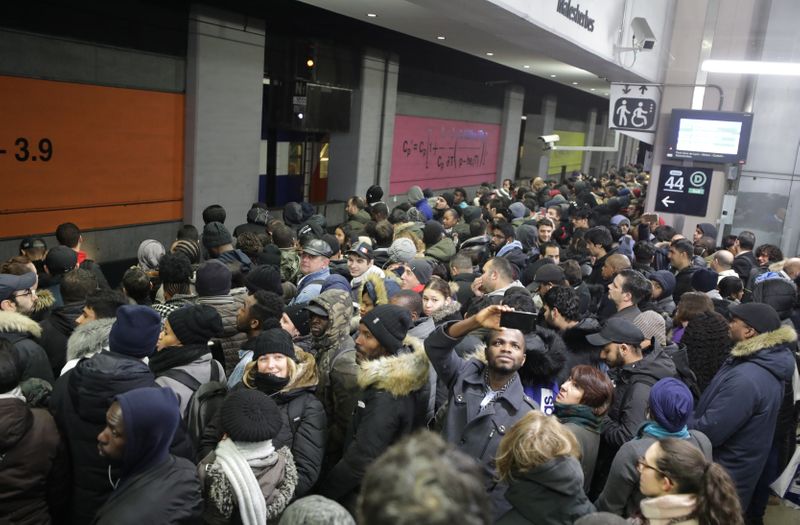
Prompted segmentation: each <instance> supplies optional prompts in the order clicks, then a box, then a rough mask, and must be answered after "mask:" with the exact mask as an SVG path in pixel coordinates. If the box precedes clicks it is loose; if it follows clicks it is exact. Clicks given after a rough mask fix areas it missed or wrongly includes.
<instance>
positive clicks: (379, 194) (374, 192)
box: [367, 185, 383, 204]
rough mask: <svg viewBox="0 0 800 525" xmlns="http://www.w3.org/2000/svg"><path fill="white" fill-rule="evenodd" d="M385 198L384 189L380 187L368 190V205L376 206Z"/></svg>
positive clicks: (372, 187) (371, 187)
mask: <svg viewBox="0 0 800 525" xmlns="http://www.w3.org/2000/svg"><path fill="white" fill-rule="evenodd" d="M382 198H383V188H381V187H380V186H375V185H373V186H370V187H369V189H368V190H367V204H374V203H376V202H380V200H381V199H382Z"/></svg>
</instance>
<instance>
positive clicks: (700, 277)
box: [692, 268, 719, 293]
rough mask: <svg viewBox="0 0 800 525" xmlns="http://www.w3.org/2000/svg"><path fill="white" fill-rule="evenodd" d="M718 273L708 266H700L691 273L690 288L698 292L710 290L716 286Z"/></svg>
mask: <svg viewBox="0 0 800 525" xmlns="http://www.w3.org/2000/svg"><path fill="white" fill-rule="evenodd" d="M718 279H719V274H718V273H717V272H715V271H714V270H709V269H708V268H700V269H699V270H696V271H695V272H694V273H693V274H692V288H694V289H695V290H697V291H698V292H703V293H705V292H710V291H711V290H713V289H715V288H716V287H717V280H718Z"/></svg>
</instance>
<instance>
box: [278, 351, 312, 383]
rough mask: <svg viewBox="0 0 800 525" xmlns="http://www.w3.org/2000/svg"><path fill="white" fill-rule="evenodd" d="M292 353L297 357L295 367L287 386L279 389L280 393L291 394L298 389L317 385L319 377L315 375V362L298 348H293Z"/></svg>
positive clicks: (309, 355)
mask: <svg viewBox="0 0 800 525" xmlns="http://www.w3.org/2000/svg"><path fill="white" fill-rule="evenodd" d="M294 353H295V355H296V356H297V366H296V370H295V373H294V376H292V380H291V381H289V384H288V385H286V386H285V387H283V389H281V392H291V391H292V390H297V389H298V388H309V387H312V386H317V385H318V384H319V376H318V375H317V360H316V359H314V356H313V355H311V354H309V353H308V352H304V351H303V350H301V349H300V347H298V346H295V347H294Z"/></svg>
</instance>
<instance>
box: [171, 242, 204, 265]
mask: <svg viewBox="0 0 800 525" xmlns="http://www.w3.org/2000/svg"><path fill="white" fill-rule="evenodd" d="M172 253H182V254H184V255H185V256H186V258H187V259H189V262H190V263H192V264H197V263H199V262H200V246H199V245H198V244H197V243H196V242H195V241H189V240H185V239H182V240H180V241H175V242H174V243H173V244H172Z"/></svg>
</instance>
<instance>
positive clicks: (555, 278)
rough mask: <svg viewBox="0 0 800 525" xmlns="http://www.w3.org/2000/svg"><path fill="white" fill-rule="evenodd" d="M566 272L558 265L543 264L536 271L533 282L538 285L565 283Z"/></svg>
mask: <svg viewBox="0 0 800 525" xmlns="http://www.w3.org/2000/svg"><path fill="white" fill-rule="evenodd" d="M565 279H566V277H565V276H564V270H563V269H561V267H560V266H559V265H557V264H543V265H542V266H540V267H539V269H538V270H536V275H535V276H534V277H533V280H534V281H536V282H537V283H555V282H561V281H564V280H565Z"/></svg>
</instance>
